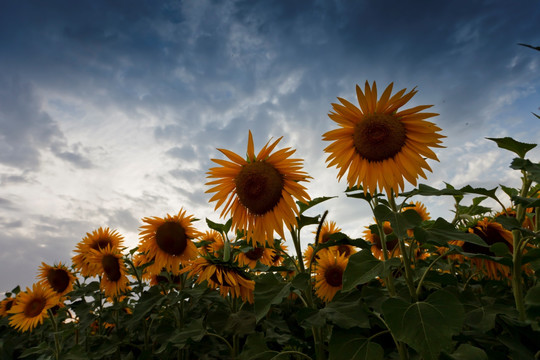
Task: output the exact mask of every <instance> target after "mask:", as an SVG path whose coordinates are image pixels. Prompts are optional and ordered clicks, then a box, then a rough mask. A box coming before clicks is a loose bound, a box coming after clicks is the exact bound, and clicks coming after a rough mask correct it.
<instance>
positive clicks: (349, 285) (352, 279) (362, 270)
mask: <svg viewBox="0 0 540 360" xmlns="http://www.w3.org/2000/svg"><path fill="white" fill-rule="evenodd" d="M400 264H401V260H400V259H399V258H391V259H389V260H387V261H381V260H378V259H376V258H375V257H374V256H373V254H372V253H371V250H369V249H364V250H362V251H360V252H357V253H355V254H353V255H351V256H350V257H349V262H348V264H347V267H346V268H345V272H344V273H343V291H344V292H345V291H349V290H352V289H354V288H355V287H356V286H357V285H361V284H365V283H367V282H369V281H371V280H373V279H375V278H376V277H385V276H386V275H388V272H389V271H390V270H391V268H395V267H397V266H399V265H400Z"/></svg>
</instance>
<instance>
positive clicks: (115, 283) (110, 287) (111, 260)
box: [90, 246, 129, 298]
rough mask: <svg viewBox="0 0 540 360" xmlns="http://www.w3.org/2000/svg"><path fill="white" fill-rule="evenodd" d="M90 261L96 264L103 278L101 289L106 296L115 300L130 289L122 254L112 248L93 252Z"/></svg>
mask: <svg viewBox="0 0 540 360" xmlns="http://www.w3.org/2000/svg"><path fill="white" fill-rule="evenodd" d="M90 261H91V262H92V263H93V264H95V266H96V268H97V269H98V273H99V275H100V276H101V289H102V290H103V292H104V293H105V296H107V297H111V298H115V297H118V296H119V295H120V294H122V293H123V292H125V291H126V290H127V289H128V287H129V286H128V285H129V280H128V278H127V276H126V273H127V269H126V265H125V264H124V260H123V259H122V254H121V253H120V252H118V251H115V250H113V249H112V248H111V247H110V246H107V247H106V248H105V249H100V250H99V251H98V250H92V256H91V257H90Z"/></svg>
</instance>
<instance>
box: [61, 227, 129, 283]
mask: <svg viewBox="0 0 540 360" xmlns="http://www.w3.org/2000/svg"><path fill="white" fill-rule="evenodd" d="M123 241H124V237H123V236H122V235H120V234H119V233H118V232H117V231H116V230H110V229H109V228H101V227H100V228H99V229H97V230H94V231H92V232H91V233H86V236H85V237H84V238H83V239H82V241H80V242H79V243H78V244H77V246H76V250H75V253H76V254H77V255H75V256H73V258H72V259H71V261H72V262H73V266H74V267H75V269H77V270H79V271H80V273H81V275H82V276H84V277H88V276H96V275H97V274H98V271H97V269H96V267H95V265H93V264H90V262H89V260H88V257H89V256H91V252H92V250H100V249H105V248H106V247H107V246H110V247H111V248H112V249H113V250H121V249H122V243H123Z"/></svg>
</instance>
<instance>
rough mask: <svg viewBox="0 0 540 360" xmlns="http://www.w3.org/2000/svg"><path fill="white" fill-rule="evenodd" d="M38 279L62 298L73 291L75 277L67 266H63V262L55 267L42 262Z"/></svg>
mask: <svg viewBox="0 0 540 360" xmlns="http://www.w3.org/2000/svg"><path fill="white" fill-rule="evenodd" d="M38 279H39V280H41V281H42V282H43V284H44V285H45V286H48V287H50V288H51V289H52V290H53V291H54V292H55V294H56V295H57V296H58V297H62V296H64V295H66V294H67V293H68V292H70V291H71V290H73V283H74V282H75V275H73V273H72V272H71V271H69V270H68V268H67V267H66V266H65V265H62V263H61V262H59V263H58V265H55V266H50V265H47V264H45V263H44V262H42V263H41V266H40V267H39V274H38Z"/></svg>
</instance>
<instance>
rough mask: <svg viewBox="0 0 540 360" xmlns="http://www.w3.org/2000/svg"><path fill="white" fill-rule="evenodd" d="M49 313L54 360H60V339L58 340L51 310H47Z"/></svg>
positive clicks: (56, 326)
mask: <svg viewBox="0 0 540 360" xmlns="http://www.w3.org/2000/svg"><path fill="white" fill-rule="evenodd" d="M47 312H48V313H49V319H50V320H51V323H52V326H53V330H54V358H55V359H56V360H59V359H60V339H58V324H57V323H56V319H55V318H54V314H53V312H52V310H51V309H47Z"/></svg>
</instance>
